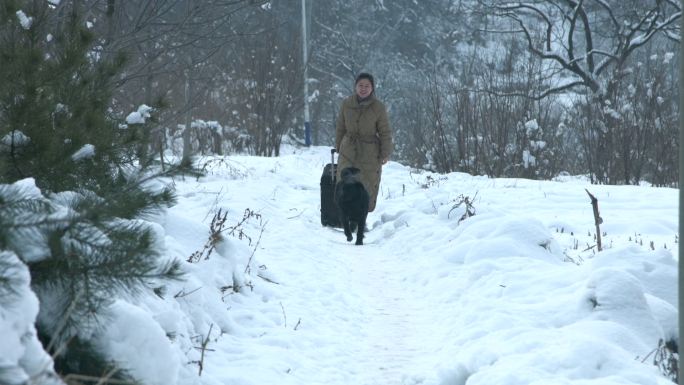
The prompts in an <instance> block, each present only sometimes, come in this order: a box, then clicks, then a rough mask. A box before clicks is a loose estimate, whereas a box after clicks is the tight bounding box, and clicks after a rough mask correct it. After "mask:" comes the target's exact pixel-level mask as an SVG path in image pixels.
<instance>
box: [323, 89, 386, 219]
mask: <svg viewBox="0 0 684 385" xmlns="http://www.w3.org/2000/svg"><path fill="white" fill-rule="evenodd" d="M335 148H337V151H338V152H339V153H340V157H339V161H338V164H339V166H338V169H337V178H338V180H339V178H340V171H341V170H343V169H344V168H345V167H350V166H353V167H357V168H359V169H360V170H361V182H362V183H363V185H364V186H365V187H366V190H367V191H368V194H369V195H370V204H369V209H368V211H373V210H375V203H376V201H377V198H378V190H379V188H380V174H381V172H382V160H383V159H388V158H389V156H390V154H391V153H392V131H391V129H390V125H389V119H388V117H387V109H386V108H385V105H384V104H382V102H381V101H379V100H378V99H376V98H375V96H374V95H373V94H372V95H371V96H370V98H369V99H367V100H365V101H363V102H361V103H359V102H358V99H357V97H356V95H352V96H350V97H348V98H346V99H344V101H343V102H342V108H341V109H340V113H339V115H338V116H337V124H336V137H335Z"/></svg>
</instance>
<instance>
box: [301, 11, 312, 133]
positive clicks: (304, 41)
mask: <svg viewBox="0 0 684 385" xmlns="http://www.w3.org/2000/svg"><path fill="white" fill-rule="evenodd" d="M302 58H303V60H302V65H303V66H304V143H305V144H306V145H307V146H311V123H310V122H309V74H308V71H307V69H308V67H309V64H308V63H309V53H308V50H307V38H306V0H302Z"/></svg>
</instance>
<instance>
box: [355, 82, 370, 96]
mask: <svg viewBox="0 0 684 385" xmlns="http://www.w3.org/2000/svg"><path fill="white" fill-rule="evenodd" d="M371 92H373V86H372V85H371V82H370V80H368V79H361V80H359V81H358V82H357V83H356V94H357V95H358V96H359V97H360V98H367V97H368V95H370V94H371Z"/></svg>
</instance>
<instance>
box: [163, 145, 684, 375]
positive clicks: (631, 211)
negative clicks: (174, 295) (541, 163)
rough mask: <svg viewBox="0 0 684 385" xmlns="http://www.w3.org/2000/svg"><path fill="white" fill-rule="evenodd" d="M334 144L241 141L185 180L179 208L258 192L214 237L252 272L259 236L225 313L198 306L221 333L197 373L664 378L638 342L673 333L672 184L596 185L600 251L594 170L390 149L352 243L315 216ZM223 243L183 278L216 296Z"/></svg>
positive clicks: (242, 199)
mask: <svg viewBox="0 0 684 385" xmlns="http://www.w3.org/2000/svg"><path fill="white" fill-rule="evenodd" d="M326 153H327V151H326V149H312V150H311V151H308V150H303V151H300V153H299V154H295V155H289V156H283V157H281V158H276V159H273V158H256V157H231V158H230V159H229V160H227V161H226V162H227V163H222V164H221V165H220V167H217V168H215V169H213V170H212V172H210V173H209V175H208V176H206V177H205V178H203V180H202V181H201V182H197V183H195V182H187V183H183V184H179V185H178V189H179V194H180V196H181V198H182V201H181V202H182V204H180V205H179V206H178V207H176V208H175V210H176V211H175V212H176V213H177V214H175V215H177V216H179V217H180V216H185V215H187V216H193V217H195V218H200V219H202V218H204V219H202V221H203V222H204V223H206V222H207V219H206V218H207V214H206V213H207V211H208V210H209V209H210V207H208V206H211V205H212V204H213V205H214V206H215V207H214V209H217V208H218V207H221V208H227V209H228V210H229V214H230V218H231V220H229V222H231V223H234V222H236V221H237V220H238V219H239V217H240V216H241V215H242V212H243V210H245V209H250V210H252V211H254V212H258V213H259V214H260V216H261V219H260V220H259V221H256V220H252V221H251V222H248V223H247V224H245V225H244V227H245V229H244V230H245V232H246V233H247V234H249V235H250V237H251V242H249V245H247V242H246V241H245V240H244V239H243V240H242V241H237V240H232V241H230V242H228V243H227V244H226V245H225V246H223V247H224V248H223V249H221V250H218V251H219V252H220V254H221V255H222V256H225V257H227V258H228V260H229V264H233V266H234V271H237V272H241V271H244V270H245V268H246V267H245V266H244V263H246V262H245V260H246V258H243V259H236V260H231V258H233V257H231V256H232V255H243V256H244V255H249V254H250V253H251V252H250V251H249V250H245V249H252V250H253V251H254V260H253V261H252V262H251V265H250V268H251V270H252V274H251V275H250V276H249V277H248V279H251V280H252V281H251V282H250V285H248V286H251V288H250V289H248V288H247V287H248V286H246V287H243V288H242V289H241V290H240V292H239V293H235V294H231V293H230V292H227V293H225V294H223V295H221V298H222V299H221V301H219V302H216V301H214V303H215V304H217V305H211V306H213V307H215V306H223V307H224V308H225V309H226V310H227V312H226V313H222V312H218V311H215V310H212V308H209V309H208V310H207V311H208V312H209V313H210V314H211V317H212V318H211V319H207V320H204V321H202V322H204V324H205V325H207V324H209V323H214V324H217V326H219V327H220V331H221V334H220V335H214V336H213V337H214V338H213V339H212V342H211V343H210V344H209V346H210V348H211V350H210V351H208V352H207V354H206V355H205V357H204V372H203V375H202V380H201V384H203V385H204V384H211V385H218V384H224V385H270V384H273V385H276V384H277V385H289V384H292V385H302V384H306V385H318V384H321V385H323V384H325V385H351V384H353V385H466V382H467V385H528V384H532V383H534V381H537V380H539V381H541V382H539V384H546V383H559V384H561V383H562V384H569V383H573V384H575V382H569V381H570V380H569V379H572V381H576V380H577V381H579V382H576V383H577V384H583V385H612V384H639V385H660V384H665V383H667V380H665V379H663V378H662V377H659V376H658V374H657V371H656V369H655V367H653V366H652V365H648V363H646V364H642V363H640V362H639V361H635V357H637V356H641V357H643V356H645V355H646V354H648V353H649V352H650V351H651V350H652V349H653V348H654V347H655V346H656V344H657V339H658V338H659V337H665V338H672V337H673V333H676V327H675V325H676V308H674V306H673V304H675V303H676V295H673V294H672V293H674V290H673V288H676V263H675V262H674V261H673V259H672V255H671V254H670V252H669V251H668V250H671V249H674V248H675V247H676V246H677V239H676V237H675V234H676V231H677V218H676V210H673V207H675V208H676V202H677V195H676V190H672V189H649V190H643V189H639V188H637V187H628V186H622V187H620V186H591V188H592V191H593V192H594V193H595V194H596V195H597V196H598V197H599V199H600V205H601V209H602V215H603V216H604V220H605V223H604V226H603V228H604V229H606V231H607V236H606V237H605V238H604V242H606V243H605V244H606V245H607V246H606V249H607V250H606V251H604V252H603V253H601V254H599V255H595V252H594V251H593V249H592V248H587V247H586V246H591V244H592V243H593V242H594V241H593V235H592V231H593V217H592V214H591V206H590V205H589V202H588V198H587V196H586V192H585V191H584V188H585V187H587V185H586V184H585V183H583V182H581V181H573V180H569V181H563V182H538V181H527V180H518V179H509V180H506V179H489V178H485V177H472V176H468V175H464V174H457V173H455V174H450V175H449V176H438V175H429V174H426V175H421V174H414V173H413V171H411V170H409V169H407V168H405V167H403V166H401V165H398V164H395V163H391V164H390V165H388V167H386V168H385V169H384V171H383V173H384V174H383V185H382V188H381V189H382V191H381V197H380V201H379V203H378V208H377V210H376V212H374V213H371V214H370V216H369V219H368V224H369V225H370V226H371V228H372V230H371V231H370V232H369V233H368V234H367V236H366V239H365V245H363V246H355V245H354V244H353V242H352V243H348V242H346V240H345V237H344V235H343V233H342V232H341V231H340V230H335V229H330V228H324V227H322V226H321V224H320V212H319V201H320V195H319V194H320V190H319V185H318V183H319V177H320V172H321V170H322V166H323V164H324V163H325V162H326V159H327V157H328V156H329V153H327V154H328V155H327V156H326ZM642 191H646V193H645V196H647V199H641V200H639V199H636V200H635V197H636V196H638V194H639V193H640V192H642ZM462 196H468V197H470V198H474V197H476V198H477V199H475V200H474V205H475V207H476V208H477V215H476V216H475V217H472V218H470V219H468V220H466V221H464V222H462V223H460V224H459V223H458V220H457V218H459V217H460V215H461V214H462V213H463V209H464V208H463V207H458V208H454V207H455V202H456V201H457V200H458V199H459V198H460V197H462ZM209 211H210V210H209ZM635 215H639V219H640V220H639V221H638V222H636V221H634V218H635ZM209 217H210V216H209ZM172 218H173V219H174V220H173V221H171V220H170V222H174V221H178V219H179V218H177V217H173V216H172ZM187 228H189V227H188V226H187V225H183V224H182V222H181V225H178V226H176V227H172V226H167V231H169V232H170V233H172V234H181V233H182V234H183V235H184V236H185V239H184V241H183V242H182V243H179V244H178V245H177V246H178V247H179V248H180V247H186V248H187V249H186V250H184V251H182V253H181V255H187V254H188V251H192V250H196V249H197V248H198V247H200V246H201V244H202V242H204V239H206V238H205V237H206V235H204V234H199V233H198V234H187V230H186V229H187ZM262 229H263V233H261V234H260V231H261V230H262ZM193 242H194V245H190V244H191V243H193ZM650 242H653V244H654V245H657V247H656V250H651V248H650V247H649V244H650ZM661 245H662V246H661ZM664 247H667V249H668V250H665V249H664ZM240 248H242V249H240ZM183 253H184V254H183ZM217 258H219V257H218V256H215V257H212V259H210V260H209V261H206V262H200V263H199V264H198V265H197V268H198V269H209V270H211V269H214V270H211V274H213V275H210V276H211V277H212V279H213V280H215V281H216V282H202V283H195V284H194V286H189V285H188V290H186V291H190V290H191V289H193V288H195V287H197V286H203V287H204V289H203V291H200V292H196V293H195V294H193V296H199V295H203V296H206V297H207V298H210V297H211V296H215V295H216V294H212V293H211V288H212V286H213V287H221V286H222V285H225V284H226V283H225V281H228V282H229V283H230V282H231V280H230V277H225V272H223V271H220V270H218V271H215V269H223V268H224V267H223V266H225V263H223V262H220V261H218V260H217ZM568 260H573V261H575V262H578V263H579V265H577V264H575V263H569V262H567V261H568ZM213 264H215V265H213ZM238 275H239V274H238ZM259 277H264V279H262V278H259ZM233 281H234V279H233ZM204 290H207V291H204ZM623 292H627V293H629V295H623V294H622V293H623ZM202 293H204V294H202ZM207 301H208V300H207ZM592 304H594V305H592ZM596 304H598V305H596ZM592 306H593V307H592ZM624 309H627V310H624ZM223 314H226V315H223ZM673 320H675V321H674V322H673ZM206 329H207V328H206V327H205V330H204V331H203V332H204V334H206V332H207V330H206ZM215 330H216V329H215ZM661 380H662V381H661Z"/></svg>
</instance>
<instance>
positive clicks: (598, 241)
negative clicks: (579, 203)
mask: <svg viewBox="0 0 684 385" xmlns="http://www.w3.org/2000/svg"><path fill="white" fill-rule="evenodd" d="M584 191H586V192H587V194H589V198H590V199H591V207H592V208H593V209H594V224H595V225H596V247H597V249H598V251H601V227H600V225H601V223H603V218H601V216H600V215H599V208H598V199H596V197H595V196H593V195H591V193H590V192H589V190H587V189H584Z"/></svg>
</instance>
